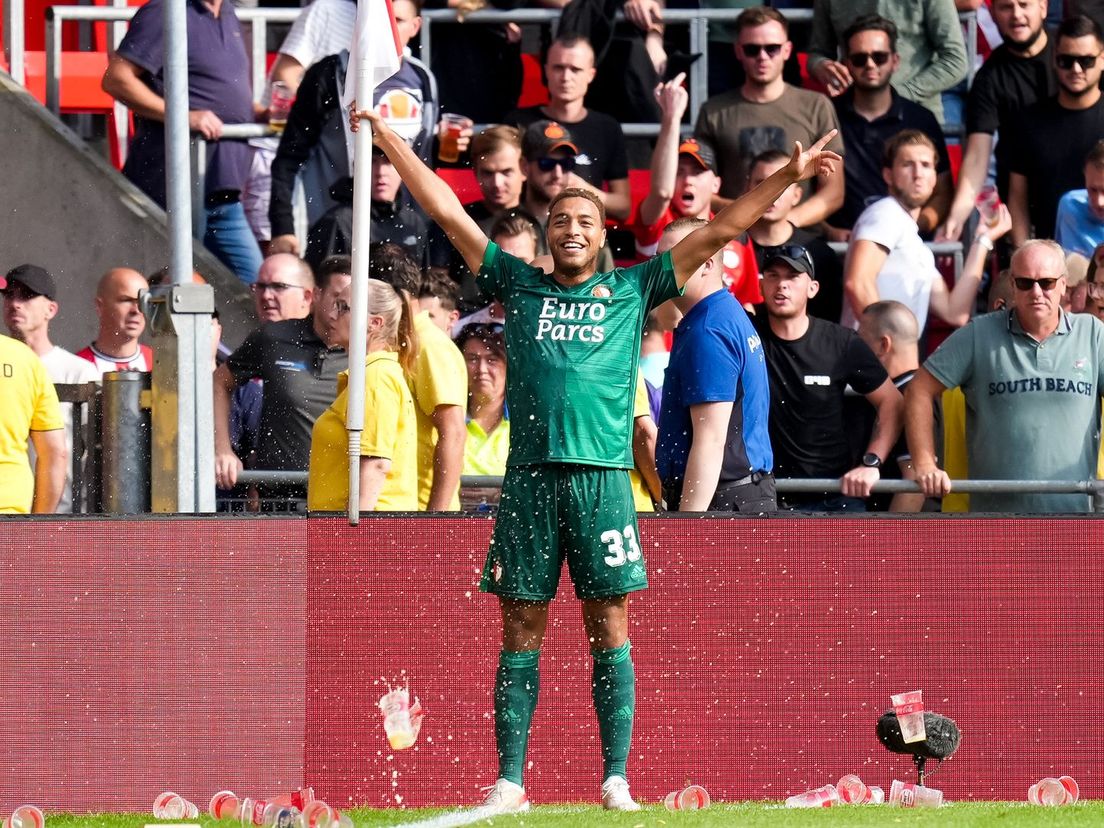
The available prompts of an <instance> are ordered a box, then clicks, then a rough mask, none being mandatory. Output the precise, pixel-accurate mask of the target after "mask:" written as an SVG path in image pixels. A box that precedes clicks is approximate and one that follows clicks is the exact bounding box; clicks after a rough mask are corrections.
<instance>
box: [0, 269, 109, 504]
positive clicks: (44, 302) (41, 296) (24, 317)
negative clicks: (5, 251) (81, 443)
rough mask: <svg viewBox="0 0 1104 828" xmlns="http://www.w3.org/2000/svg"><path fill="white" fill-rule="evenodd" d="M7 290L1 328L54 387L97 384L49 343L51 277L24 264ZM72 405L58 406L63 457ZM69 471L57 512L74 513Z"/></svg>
mask: <svg viewBox="0 0 1104 828" xmlns="http://www.w3.org/2000/svg"><path fill="white" fill-rule="evenodd" d="M6 282H7V286H6V287H4V288H3V291H2V292H3V296H4V324H5V325H6V326H7V328H8V332H9V333H10V334H11V335H12V337H13V338H14V339H18V340H19V341H20V342H22V343H23V344H24V345H26V346H27V347H28V348H30V349H31V350H32V351H34V352H35V353H36V354H37V355H38V358H39V359H40V360H41V361H42V364H43V365H45V366H46V374H47V376H49V378H50V381H51V382H53V383H54V384H57V383H63V384H79V383H84V382H97V381H99V379H100V372H99V371H97V370H96V366H95V365H93V364H92V363H91V362H89V361H88V360H85V359H81V358H80V357H78V356H77V355H76V354H73V353H71V352H69V351H67V350H65V349H64V348H59V347H58V346H57V345H54V344H53V343H52V342H51V341H50V320H51V319H53V318H54V317H55V316H57V313H58V303H57V285H55V284H54V279H53V277H52V276H51V275H50V274H49V273H48V272H47V271H46V270H44V269H43V268H41V267H39V266H38V265H33V264H23V265H19V267H15V268H12V269H11V270H9V271H8V274H7V277H6ZM72 407H73V406H72V403H61V408H60V411H61V418H62V422H64V424H65V445H66V453H67V454H69V453H71V452H72V450H73V413H72ZM71 471H72V469H71V468H70V466H69V464H66V475H65V485H64V487H63V489H62V493H61V500H60V501H59V502H58V505H57V508H56V509H55V510H54V511H57V512H71V511H73V502H72V496H71V491H70V489H71V485H70V484H71V480H70V474H71Z"/></svg>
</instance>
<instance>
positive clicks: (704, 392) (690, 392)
mask: <svg viewBox="0 0 1104 828" xmlns="http://www.w3.org/2000/svg"><path fill="white" fill-rule="evenodd" d="M725 333H726V334H730V333H731V332H728V331H726V332H725ZM695 344H696V345H697V347H696V348H695V350H694V353H693V360H692V362H691V365H690V370H689V371H684V372H683V373H682V389H681V391H682V401H683V402H684V403H685V404H686V405H699V404H701V403H711V402H735V401H736V385H737V382H738V380H737V378H738V377H739V376H740V373H741V372H742V371H743V368H744V362H745V361H746V360H745V355H744V350H743V348H742V347H741V343H740V342H738V341H737V338H736V337H735V336H732V335H722V334H721V333H720V332H717V331H710V332H709V333H708V334H707V335H706V336H703V337H702V338H701V339H699V340H698V341H697V342H696V343H695Z"/></svg>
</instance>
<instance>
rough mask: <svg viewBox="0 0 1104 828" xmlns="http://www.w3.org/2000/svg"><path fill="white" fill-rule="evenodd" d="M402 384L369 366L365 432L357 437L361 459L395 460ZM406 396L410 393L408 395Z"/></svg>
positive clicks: (376, 366) (401, 403)
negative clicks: (380, 458) (358, 438)
mask: <svg viewBox="0 0 1104 828" xmlns="http://www.w3.org/2000/svg"><path fill="white" fill-rule="evenodd" d="M400 381H401V380H400V379H399V378H398V377H396V376H395V375H394V374H392V373H391V372H389V371H384V370H380V367H379V363H376V364H374V365H372V366H371V367H370V368H369V369H368V372H367V373H366V374H365V376H364V431H363V433H362V434H361V436H360V455H361V457H382V458H384V459H386V460H391V459H393V458H394V456H395V442H396V440H397V438H398V435H399V419H400V418H401V417H402V413H403V393H402V392H403V389H402V388H401V387H400V386H399V382H400ZM408 393H409V392H408Z"/></svg>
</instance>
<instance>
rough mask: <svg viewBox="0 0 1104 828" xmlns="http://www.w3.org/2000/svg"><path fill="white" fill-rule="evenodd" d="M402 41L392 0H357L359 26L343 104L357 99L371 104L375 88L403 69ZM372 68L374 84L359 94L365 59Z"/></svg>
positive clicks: (346, 78)
mask: <svg viewBox="0 0 1104 828" xmlns="http://www.w3.org/2000/svg"><path fill="white" fill-rule="evenodd" d="M400 60H402V45H401V44H400V43H399V29H398V27H397V26H396V25H395V12H394V11H393V10H392V8H391V0H357V15H356V30H355V31H354V32H353V42H352V45H351V47H350V49H349V69H348V72H347V73H346V75H345V92H344V94H343V95H342V96H341V105H342V106H343V107H348V106H349V104H351V103H352V102H353V101H354V100H360V101H362V104H361V105H362V106H363V105H366V104H367V105H369V106H370V105H371V104H370V101H371V99H372V92H374V91H375V88H376V87H377V86H379V85H380V84H381V83H383V82H384V81H385V80H387V79H388V78H389V77H391V76H392V75H393V74H395V73H396V72H398V71H399V61H400ZM362 61H363V62H364V68H365V69H367V70H368V74H367V76H366V77H367V79H370V82H371V85H372V88H371V89H370V90H366V91H365V93H364V94H359V93H360V90H359V89H357V77H358V73H359V70H360V69H361V62H362Z"/></svg>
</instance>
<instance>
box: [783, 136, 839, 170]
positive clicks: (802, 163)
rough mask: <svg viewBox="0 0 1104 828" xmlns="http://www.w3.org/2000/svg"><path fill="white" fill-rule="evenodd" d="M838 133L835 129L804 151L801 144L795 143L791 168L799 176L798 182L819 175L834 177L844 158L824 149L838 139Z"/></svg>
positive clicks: (791, 157)
mask: <svg viewBox="0 0 1104 828" xmlns="http://www.w3.org/2000/svg"><path fill="white" fill-rule="evenodd" d="M838 132H839V130H838V129H833V130H832V131H831V132H829V133H828V134H827V135H825V136H823V137H822V138H821V139H820V140H819V141H817V142H816V143H815V144H813V145H812V146H811V147H809V149H807V150H804V151H802V149H801V142H800V141H794V149H793V155H791V156H790V167H791V169H792V170H793V171H794V172H795V173H796V174H797V180H798V181H804V180H806V179H808V178H813V177H814V176H817V175H832V174H833V173H834V172H835V171H836V164H837V163H838V162H840V161H843V158H842V157H841V156H840V155H838V154H837V153H834V152H832V151H831V150H826V149H825V148H824V147H825V146H827V144H828V142H829V141H831V140H832V139H833V138H835V137H836V134H837V133H838Z"/></svg>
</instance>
